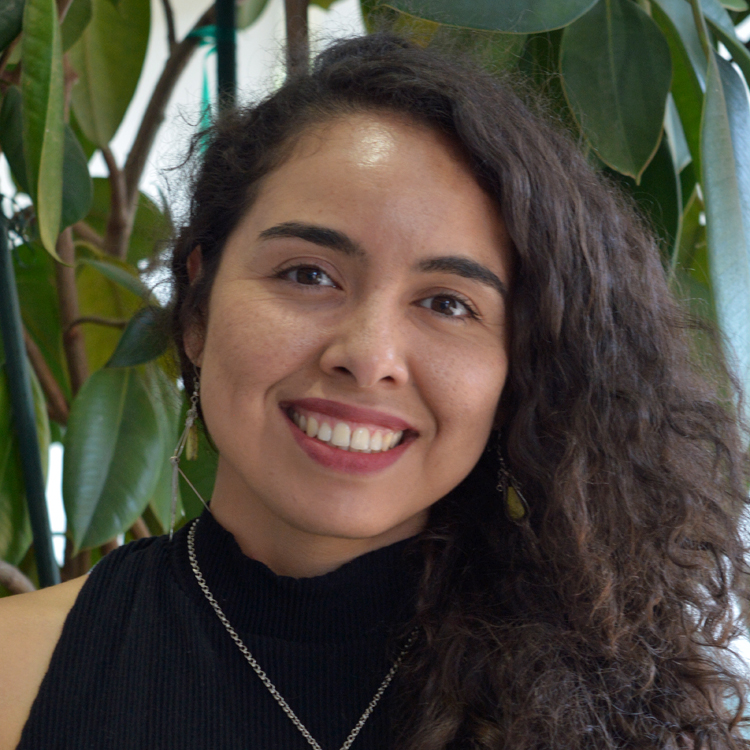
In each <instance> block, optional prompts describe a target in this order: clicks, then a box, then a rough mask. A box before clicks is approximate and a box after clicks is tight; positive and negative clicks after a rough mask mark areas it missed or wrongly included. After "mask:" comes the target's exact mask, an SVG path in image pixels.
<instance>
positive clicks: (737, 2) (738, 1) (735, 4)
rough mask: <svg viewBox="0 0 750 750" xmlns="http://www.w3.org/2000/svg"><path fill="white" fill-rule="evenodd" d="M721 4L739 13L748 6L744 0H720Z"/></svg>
mask: <svg viewBox="0 0 750 750" xmlns="http://www.w3.org/2000/svg"><path fill="white" fill-rule="evenodd" d="M721 4H722V5H723V6H724V7H725V8H726V9H727V10H736V11H739V12H740V13H741V12H742V11H744V10H747V9H748V7H750V6H748V4H747V2H745V0H722V2H721Z"/></svg>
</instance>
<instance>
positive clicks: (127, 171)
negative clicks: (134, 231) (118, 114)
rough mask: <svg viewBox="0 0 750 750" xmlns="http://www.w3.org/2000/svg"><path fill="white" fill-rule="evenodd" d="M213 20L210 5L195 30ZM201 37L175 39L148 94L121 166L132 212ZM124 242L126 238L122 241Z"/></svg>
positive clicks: (127, 203) (129, 207) (129, 209)
mask: <svg viewBox="0 0 750 750" xmlns="http://www.w3.org/2000/svg"><path fill="white" fill-rule="evenodd" d="M213 21H214V8H213V6H212V7H211V8H209V9H208V10H207V11H206V12H205V13H204V14H203V15H202V16H201V17H200V18H199V19H198V20H197V21H196V23H195V25H194V26H193V29H192V30H191V31H194V30H196V29H198V28H200V27H201V26H207V25H210V24H212V23H213ZM199 44H200V38H198V37H195V36H190V34H188V35H187V36H186V37H185V38H184V39H183V40H182V41H181V42H178V43H177V44H176V45H175V47H174V49H173V50H172V53H171V54H170V56H169V59H168V60H167V63H166V65H165V66H164V70H163V71H162V74H161V76H160V78H159V81H158V82H157V84H156V87H155V88H154V91H153V93H152V94H151V100H150V101H149V103H148V106H147V107H146V111H145V113H144V115H143V119H142V120H141V125H140V127H139V128H138V133H137V134H136V136H135V141H133V147H132V148H131V149H130V153H129V154H128V158H127V160H126V162H125V166H124V168H123V173H124V175H125V190H126V198H127V199H126V206H127V210H128V212H129V213H130V214H132V215H133V216H135V210H136V208H137V206H138V183H139V182H140V179H141V174H142V173H143V169H144V167H145V166H146V159H147V158H148V154H149V152H150V151H151V147H152V146H153V144H154V138H155V137H156V133H157V131H158V130H159V126H160V125H161V124H162V122H163V121H164V112H165V110H166V108H167V104H168V102H169V97H170V96H171V94H172V91H173V90H174V87H175V84H176V83H177V80H178V79H179V77H180V75H181V74H182V72H183V71H184V70H185V67H186V66H187V64H188V62H189V61H190V58H191V57H192V55H193V52H195V50H196V49H198V45H199ZM120 244H127V240H126V241H125V242H124V243H120Z"/></svg>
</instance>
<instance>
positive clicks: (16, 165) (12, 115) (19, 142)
mask: <svg viewBox="0 0 750 750" xmlns="http://www.w3.org/2000/svg"><path fill="white" fill-rule="evenodd" d="M0 146H2V149H3V153H4V154H5V158H6V159H7V160H8V166H10V173H11V175H12V176H13V179H14V180H15V181H16V184H17V185H18V187H19V188H20V189H21V190H22V191H23V192H24V193H26V194H28V193H29V181H28V178H27V175H26V159H24V156H23V100H22V95H21V90H20V89H19V88H18V87H17V86H10V87H9V88H8V90H7V91H6V92H5V96H4V97H3V104H2V107H0Z"/></svg>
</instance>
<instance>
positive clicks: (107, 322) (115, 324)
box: [65, 315, 128, 333]
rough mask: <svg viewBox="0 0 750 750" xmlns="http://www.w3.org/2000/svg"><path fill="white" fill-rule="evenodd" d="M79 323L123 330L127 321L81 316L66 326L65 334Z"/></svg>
mask: <svg viewBox="0 0 750 750" xmlns="http://www.w3.org/2000/svg"><path fill="white" fill-rule="evenodd" d="M81 323H94V324H96V325H98V326H109V327H110V328H125V326H126V325H127V324H128V321H127V320H123V319H122V318H103V317H101V316H100V315H81V317H80V318H76V319H75V320H72V321H71V322H70V323H69V324H68V326H67V328H66V329H65V332H66V333H67V332H68V331H70V330H72V329H73V328H75V327H76V326H79V325H81Z"/></svg>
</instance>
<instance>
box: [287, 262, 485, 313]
mask: <svg viewBox="0 0 750 750" xmlns="http://www.w3.org/2000/svg"><path fill="white" fill-rule="evenodd" d="M303 269H306V270H308V269H309V270H310V271H315V272H319V273H321V274H323V275H325V276H326V277H327V278H328V279H330V281H331V284H330V285H328V284H325V285H323V284H302V283H301V282H299V281H294V280H293V279H290V278H289V276H290V274H292V273H293V272H294V271H300V270H303ZM274 278H277V279H286V280H287V281H292V283H296V284H300V285H301V286H334V287H337V286H338V285H337V284H336V282H334V281H333V279H331V276H330V274H329V273H327V272H326V271H324V270H323V269H322V268H320V267H319V266H316V265H314V264H312V263H299V264H297V265H295V266H287V267H286V268H281V269H279V270H278V271H276V272H275V273H274ZM436 298H437V299H440V298H442V299H447V300H452V301H454V302H458V303H459V304H461V305H463V306H464V307H465V308H466V312H467V314H466V315H465V316H463V315H444V314H442V313H439V312H437V311H436V310H432V312H434V313H435V314H436V315H440V316H441V317H444V318H458V319H459V320H460V319H461V318H464V317H466V318H470V319H472V320H478V319H479V317H480V316H479V313H478V312H477V310H476V309H475V307H474V305H472V304H471V302H469V300H468V299H466V297H464V296H463V295H461V294H457V293H456V292H440V293H437V294H432V295H430V296H429V297H424V298H423V299H422V300H420V302H425V301H426V300H429V299H436ZM421 306H423V307H424V305H421ZM425 309H430V308H427V307H426V308H425Z"/></svg>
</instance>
